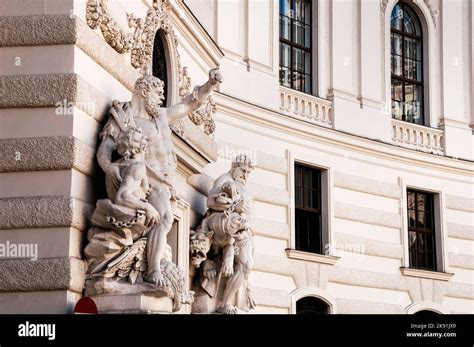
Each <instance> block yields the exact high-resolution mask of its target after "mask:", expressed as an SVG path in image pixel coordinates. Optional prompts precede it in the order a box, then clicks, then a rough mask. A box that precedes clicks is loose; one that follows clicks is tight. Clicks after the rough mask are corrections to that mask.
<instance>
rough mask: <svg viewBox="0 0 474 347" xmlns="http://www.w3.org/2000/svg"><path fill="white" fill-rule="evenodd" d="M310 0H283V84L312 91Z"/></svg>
mask: <svg viewBox="0 0 474 347" xmlns="http://www.w3.org/2000/svg"><path fill="white" fill-rule="evenodd" d="M311 40H312V39H311V0H280V84H281V85H284V86H286V87H289V88H292V89H296V90H299V91H301V92H304V93H308V94H311V83H312V82H311V75H312V73H311V64H312V63H311V61H312V60H311V59H312V58H311Z"/></svg>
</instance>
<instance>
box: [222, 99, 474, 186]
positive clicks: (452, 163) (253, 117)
mask: <svg viewBox="0 0 474 347" xmlns="http://www.w3.org/2000/svg"><path fill="white" fill-rule="evenodd" d="M214 97H215V100H216V103H217V106H218V109H219V113H218V114H217V115H218V119H219V117H221V114H223V115H230V116H232V124H234V125H236V126H239V127H243V128H246V127H250V128H251V129H252V131H255V132H258V130H259V129H260V127H263V128H267V129H272V130H275V131H280V132H281V133H283V134H288V135H292V136H296V137H297V138H302V139H308V140H310V141H312V142H315V143H316V142H317V143H324V144H330V145H334V146H336V147H338V148H340V149H342V150H346V151H355V152H357V153H361V154H366V155H370V156H374V157H378V158H380V159H387V160H389V161H390V162H401V163H404V164H409V165H414V166H416V167H423V168H429V169H432V170H435V171H436V172H446V173H449V174H457V175H462V176H466V178H468V179H470V177H471V176H472V162H469V161H465V160H457V159H452V158H449V157H443V156H438V155H433V154H428V153H423V152H418V151H415V150H411V149H406V148H402V147H398V146H395V145H393V144H391V143H385V142H380V141H375V140H371V139H368V138H364V137H360V136H356V135H352V134H348V133H344V132H340V131H337V130H333V129H328V128H325V127H321V126H317V125H314V124H310V123H308V122H305V121H302V120H298V119H294V118H291V117H288V116H286V115H284V114H281V113H279V112H277V111H276V110H271V109H268V108H264V107H262V106H258V105H254V104H250V103H248V102H245V101H243V100H240V99H238V98H235V97H233V96H230V95H226V94H222V93H215V94H214ZM220 119H221V121H224V122H225V123H229V121H230V120H231V119H230V118H229V119H227V118H226V119H223V118H220ZM234 120H235V121H234ZM229 124H230V123H229ZM256 125H260V127H256ZM262 132H263V131H262ZM262 132H261V133H262ZM279 139H281V137H279ZM294 143H297V142H296V139H295V142H294ZM435 176H436V177H440V176H439V175H435ZM454 180H455V181H459V182H463V183H464V182H467V180H465V179H464V178H461V177H460V178H459V180H457V179H454Z"/></svg>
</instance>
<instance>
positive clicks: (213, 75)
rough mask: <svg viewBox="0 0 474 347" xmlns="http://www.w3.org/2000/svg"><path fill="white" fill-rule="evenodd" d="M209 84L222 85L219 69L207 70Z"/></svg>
mask: <svg viewBox="0 0 474 347" xmlns="http://www.w3.org/2000/svg"><path fill="white" fill-rule="evenodd" d="M209 82H211V84H212V85H216V84H218V83H222V74H221V72H220V71H219V68H215V69H212V70H209Z"/></svg>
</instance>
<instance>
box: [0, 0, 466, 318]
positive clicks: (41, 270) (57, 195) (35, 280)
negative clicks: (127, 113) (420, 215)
mask: <svg viewBox="0 0 474 347" xmlns="http://www.w3.org/2000/svg"><path fill="white" fill-rule="evenodd" d="M109 3H110V5H109V8H110V11H111V13H112V15H113V17H114V19H115V20H116V21H117V22H118V24H119V25H120V26H121V27H122V28H127V21H126V15H125V13H126V12H133V13H134V14H136V16H141V17H143V16H144V15H145V13H146V10H147V8H146V6H145V5H144V3H143V2H142V1H139V0H129V1H125V0H116V1H110V0H109ZM171 3H172V6H171V9H172V12H171V16H172V22H173V25H174V28H175V32H176V35H177V41H178V52H179V55H180V59H181V64H182V65H183V66H187V67H188V68H189V73H190V76H191V78H192V83H193V85H194V84H198V83H202V82H203V81H205V79H206V74H207V71H208V70H209V69H210V68H213V67H215V66H217V65H220V67H221V71H222V72H223V75H224V83H223V84H222V85H221V87H220V89H219V90H218V91H216V92H215V94H214V98H215V101H216V104H217V114H216V116H215V120H216V123H217V130H216V132H215V133H214V135H212V136H207V135H205V134H204V133H203V132H202V130H201V129H199V128H198V127H196V126H194V125H193V124H191V122H186V123H185V125H184V126H185V130H184V135H183V136H181V137H180V136H176V135H175V136H174V138H173V140H174V144H175V148H176V151H177V154H178V159H179V167H178V176H179V177H178V193H179V194H180V195H181V196H182V197H183V200H184V201H185V203H183V205H182V206H181V207H180V208H179V209H178V211H177V215H176V219H177V220H178V223H179V228H178V239H179V238H180V237H181V239H179V240H178V245H179V246H178V250H177V253H178V258H179V262H180V265H182V266H183V265H184V266H183V267H184V268H185V269H186V270H188V268H187V258H186V255H187V252H188V249H187V247H188V243H187V235H188V234H187V233H188V232H189V227H194V226H195V225H196V224H197V223H198V222H199V220H200V218H201V216H202V214H203V213H204V212H205V209H206V207H205V195H206V193H207V191H206V190H207V187H208V184H206V182H208V181H209V180H210V179H211V178H212V179H215V178H216V177H218V175H220V174H222V173H223V172H225V171H227V170H228V167H229V159H232V156H234V155H235V154H236V153H238V152H245V153H248V154H249V155H250V156H251V157H252V158H253V159H254V161H255V162H256V169H255V170H254V172H253V173H252V175H251V176H250V183H249V185H248V187H249V191H251V192H252V193H253V194H254V199H255V215H256V220H255V238H254V242H255V266H254V270H253V272H252V274H251V280H250V282H251V284H252V285H253V287H254V292H255V299H256V301H257V303H258V306H257V308H256V310H255V311H254V312H255V313H294V312H295V302H296V300H298V299H299V298H301V297H304V296H316V297H318V298H321V299H322V300H324V301H326V302H327V303H328V304H329V305H330V307H331V311H332V312H333V313H405V312H409V313H412V312H414V311H416V310H419V309H432V310H436V311H439V312H443V313H473V312H474V294H473V281H474V237H473V235H474V191H473V182H472V171H473V164H472V159H473V154H472V144H473V136H472V133H471V129H470V128H469V124H470V123H471V122H472V117H474V112H473V107H474V103H473V102H472V100H473V99H474V97H473V96H472V91H473V89H474V88H472V83H473V82H472V73H470V70H469V69H471V72H472V66H473V63H472V61H473V60H472V59H473V51H472V47H473V46H474V44H473V36H474V35H473V30H472V28H473V26H472V18H473V15H472V13H473V6H472V4H469V1H468V0H463V1H461V0H459V1H452V4H451V2H448V1H432V6H433V8H434V9H439V11H440V14H439V15H438V17H437V19H436V22H435V21H433V20H432V18H431V16H430V15H429V13H430V8H428V6H427V5H426V3H427V2H426V1H421V0H416V1H414V3H415V4H416V5H417V6H419V7H420V11H421V12H422V13H423V14H425V15H427V17H426V18H425V19H426V21H427V25H428V26H429V30H430V33H431V34H430V35H432V39H431V40H432V45H433V46H432V54H433V56H432V65H431V66H432V69H433V70H432V76H433V77H432V79H430V88H432V94H430V95H431V100H432V103H433V105H432V110H433V112H432V113H431V118H432V120H433V123H432V124H433V125H438V124H439V125H441V124H444V128H443V127H442V126H441V128H443V129H444V130H445V132H444V134H443V135H444V136H445V139H446V142H445V146H446V147H445V148H444V149H443V153H437V154H429V153H425V152H424V149H423V148H415V149H413V148H403V146H404V145H403V143H402V144H400V143H398V142H396V141H394V140H393V137H392V131H393V130H394V125H393V124H392V123H391V119H390V114H389V113H388V114H387V112H385V113H384V112H383V110H384V103H386V102H387V100H390V96H389V94H388V97H387V93H389V92H390V91H389V88H387V86H386V84H385V83H386V78H387V76H386V75H385V74H384V73H383V71H385V70H384V69H385V67H384V66H386V64H387V61H386V59H385V58H384V57H385V55H384V53H383V52H384V49H387V46H386V45H387V41H384V40H383V37H384V36H385V32H384V31H383V30H385V29H386V28H385V27H384V25H385V26H386V23H387V22H386V21H387V19H386V17H384V16H381V11H382V8H383V7H382V6H381V3H382V4H384V3H385V6H386V9H385V11H390V8H391V7H393V4H394V2H393V1H380V2H379V1H375V0H373V1H367V2H364V5H363V6H359V5H356V4H355V2H354V4H352V2H351V3H350V4H349V2H347V1H339V0H333V1H329V0H328V1H320V5H319V7H318V12H317V16H318V17H317V18H319V19H320V21H319V22H318V23H319V24H318V29H319V30H318V35H319V36H318V40H319V42H320V44H319V45H320V46H319V47H320V51H321V52H320V55H319V57H320V59H319V60H318V63H317V64H318V85H317V88H318V92H317V93H316V94H317V95H318V97H306V96H301V95H299V94H291V93H290V94H289V92H288V91H287V90H285V89H282V88H281V87H280V86H279V83H278V2H277V1H271V0H268V1H260V0H259V1H227V2H213V1H204V2H200V1H194V0H193V1H185V3H183V2H181V1H171ZM348 6H349V7H350V9H348V8H347V7H348ZM85 10H86V1H85V0H44V1H41V2H36V1H26V0H22V1H15V0H0V13H1V17H0V74H1V77H0V153H2V155H1V156H0V229H1V230H0V243H5V242H7V241H9V242H11V243H18V244H20V243H27V244H37V245H38V260H36V261H30V260H29V259H14V260H12V259H1V260H0V312H1V313H65V312H71V310H72V308H73V306H74V304H75V302H77V300H78V299H79V298H80V297H81V295H82V290H83V284H84V276H85V262H84V260H83V254H82V251H83V249H84V246H85V242H87V241H86V240H85V231H86V230H87V227H88V220H89V217H90V214H91V212H92V209H93V206H94V204H95V201H96V200H97V198H98V197H100V194H103V192H101V191H100V189H98V188H97V185H98V184H97V180H98V179H100V177H101V176H100V172H99V169H98V165H97V163H96V160H95V151H96V148H97V145H98V143H97V141H98V132H99V131H100V129H101V126H102V124H103V121H104V119H105V116H106V110H107V109H108V107H109V106H110V105H111V102H112V100H114V99H118V100H121V101H126V100H129V99H130V97H131V90H132V89H133V84H134V81H135V79H136V78H137V77H138V76H139V74H138V71H137V70H136V69H134V68H133V67H132V66H131V64H130V54H129V53H125V54H120V53H118V52H117V51H116V50H114V49H113V48H112V47H110V46H109V45H108V44H107V43H106V42H105V40H104V37H103V35H102V34H101V32H100V30H97V29H96V30H93V29H91V28H90V27H89V26H88V25H87V23H86V14H85ZM466 10H467V12H466ZM469 11H470V13H471V15H470V16H466V15H464V16H463V20H462V21H460V23H461V24H459V27H458V24H456V25H454V24H453V23H454V21H453V18H458V14H462V13H469ZM386 13H388V12H386ZM236 14H237V15H236ZM385 16H386V14H385ZM384 23H385V24H384ZM435 23H436V25H435ZM355 28H358V29H357V30H355ZM384 28H385V29H384ZM460 30H462V32H463V34H462V35H460V33H459V31H460ZM256 33H258V34H256ZM361 35H362V36H361ZM361 37H363V38H364V39H361ZM447 37H450V38H453V37H454V38H456V39H452V40H451V41H448V39H447ZM347 40H349V42H350V44H347V42H348V41H347ZM443 40H444V41H443ZM384 42H385V43H384ZM384 44H385V46H384ZM469 49H470V51H469ZM170 51H171V53H170V56H171V59H174V58H173V57H175V56H176V55H175V53H174V52H172V50H170ZM430 54H431V53H430ZM453 55H454V56H456V57H462V59H459V60H458V61H459V62H460V64H458V65H456V66H452V65H449V66H448V65H446V64H447V63H446V62H447V61H452V59H453ZM344 57H346V58H348V60H344ZM345 61H346V63H347V62H349V63H347V64H345V63H344V62H345ZM384 64H385V65H384ZM443 64H444V65H443ZM447 76H449V77H447ZM469 76H471V77H470V79H471V80H469ZM176 78H177V77H176V76H174V79H173V78H172V79H171V84H172V85H173V87H172V88H175V89H174V92H173V93H174V94H173V95H174V101H176V100H177V98H178V96H177V90H176V85H177V84H176ZM384 78H385V79H384ZM460 86H463V87H462V88H461V87H460ZM461 89H462V91H463V93H457V92H453V90H455V91H459V90H461ZM453 93H454V94H453ZM458 94H459V95H458ZM295 97H296V98H298V97H299V98H300V99H298V100H300V101H301V100H302V99H303V100H304V101H305V102H306V104H304V103H303V104H304V105H305V106H303V104H301V103H298V102H295V100H297V99H295ZM292 98H293V99H292ZM288 100H293V101H292V102H290V103H288ZM300 101H299V102H300ZM296 105H298V106H296ZM311 105H312V106H311ZM295 107H300V108H295ZM304 107H306V109H303V108H304ZM311 107H314V108H313V109H312V111H311V112H312V113H311V114H310V113H309V108H311ZM305 110H306V111H305ZM316 115H317V116H316ZM471 124H472V123H471ZM405 147H406V145H405ZM459 158H460V159H459ZM295 162H300V163H305V164H310V165H313V166H315V167H319V168H322V169H324V170H327V171H326V172H327V180H326V184H327V191H328V199H327V205H326V208H327V220H328V237H329V241H330V244H331V245H333V246H334V247H333V248H331V251H330V255H329V256H308V255H305V254H299V253H298V252H294V251H292V250H293V249H294V248H295V247H294V227H293V225H294V224H293V223H294V221H293V218H294V216H293V214H292V210H293V207H294V206H293V198H294V189H293V182H294V172H293V171H294V169H293V167H294V163H295ZM201 173H202V174H204V175H201V176H193V175H196V174H201ZM197 177H199V179H198V178H197ZM406 187H416V188H419V189H423V190H428V191H433V192H435V193H436V194H438V195H439V196H440V203H439V209H440V212H441V213H440V215H441V220H440V224H439V230H440V232H441V235H442V238H441V240H442V241H441V242H442V246H441V249H440V251H441V258H442V270H443V272H444V273H447V274H448V275H446V274H444V275H443V274H442V275H439V276H436V275H433V274H431V275H426V276H427V277H426V276H425V277H422V275H420V274H415V275H407V274H405V275H404V274H403V273H402V270H401V269H400V268H401V267H406V266H407V264H408V254H407V252H408V251H407V250H408V243H407V242H408V241H407V236H406V235H407V230H406V228H407V227H406V223H405V221H406V215H405V214H404V211H405V210H406V198H405V191H406ZM449 274H454V275H452V276H451V275H449ZM188 275H192V272H191V273H188ZM183 312H186V311H183Z"/></svg>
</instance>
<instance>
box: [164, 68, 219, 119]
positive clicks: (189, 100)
mask: <svg viewBox="0 0 474 347" xmlns="http://www.w3.org/2000/svg"><path fill="white" fill-rule="evenodd" d="M221 82H222V75H221V73H220V71H219V68H216V69H212V70H210V71H209V80H208V81H207V82H206V83H204V84H203V85H202V86H196V87H195V88H194V90H193V92H192V93H191V94H189V95H187V96H186V97H185V98H184V99H183V100H182V101H181V102H178V103H177V104H176V105H173V106H171V107H169V108H168V109H167V115H168V122H169V123H170V124H171V123H173V122H175V121H177V120H178V119H180V118H183V117H185V116H186V115H188V114H189V113H191V112H193V111H195V110H197V109H198V108H199V107H201V106H202V105H203V104H204V102H205V101H206V99H207V97H208V96H209V94H210V93H211V92H212V90H213V89H214V87H215V86H216V85H217V84H219V83H221Z"/></svg>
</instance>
